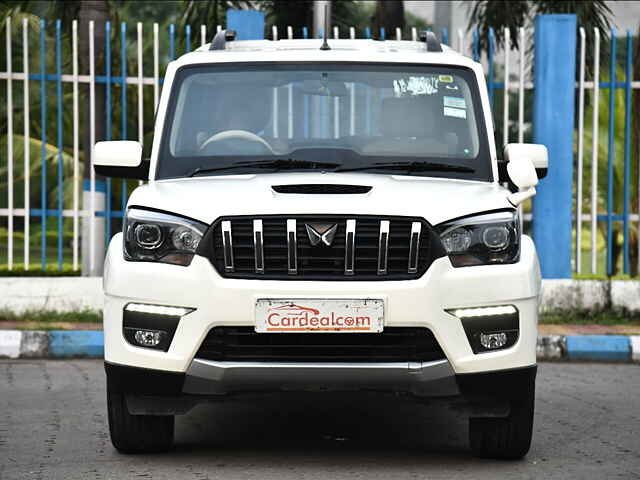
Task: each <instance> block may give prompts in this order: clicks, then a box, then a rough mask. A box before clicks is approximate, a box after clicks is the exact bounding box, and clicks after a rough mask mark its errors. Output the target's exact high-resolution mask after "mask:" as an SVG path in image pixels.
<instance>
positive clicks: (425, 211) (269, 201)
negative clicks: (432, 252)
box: [128, 172, 513, 225]
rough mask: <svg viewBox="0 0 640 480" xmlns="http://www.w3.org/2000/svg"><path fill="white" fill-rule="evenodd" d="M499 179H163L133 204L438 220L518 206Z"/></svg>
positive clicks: (193, 211)
mask: <svg viewBox="0 0 640 480" xmlns="http://www.w3.org/2000/svg"><path fill="white" fill-rule="evenodd" d="M304 184H331V185H361V186H369V187H371V190H370V191H369V192H367V193H364V194H297V193H296V194H291V193H277V192H276V191H275V190H274V189H273V188H272V187H273V186H278V185H304ZM508 193H509V192H508V191H507V190H506V189H504V188H503V187H501V186H500V185H498V184H496V183H488V182H478V181H468V180H454V179H444V178H429V177H411V176H403V175H380V174H368V173H367V174H362V173H358V174H355V173H321V172H313V173H306V172H302V173H293V172H287V173H276V174H260V175H221V176H213V177H196V178H184V179H175V180H160V181H154V182H150V183H149V184H146V185H142V186H140V187H138V188H137V189H136V190H135V191H134V192H133V193H132V195H131V197H130V198H129V204H128V205H129V207H136V206H137V207H147V208H153V209H157V210H163V211H166V212H171V213H177V214H180V215H184V216H187V217H190V218H193V219H196V220H200V221H202V222H205V223H212V222H213V221H214V220H216V219H217V218H218V217H221V216H230V215H251V216H257V215H272V214H285V215H302V214H318V215H320V214H332V215H390V216H416V217H423V218H425V219H426V220H427V221H429V222H430V223H431V224H432V225H437V224H439V223H442V222H444V221H447V220H451V219H454V218H458V217H462V216H466V215H471V214H474V213H481V212H486V211H490V210H497V209H505V208H513V207H512V205H511V204H510V203H509V202H508V200H507V195H508Z"/></svg>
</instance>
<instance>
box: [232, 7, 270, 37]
mask: <svg viewBox="0 0 640 480" xmlns="http://www.w3.org/2000/svg"><path fill="white" fill-rule="evenodd" d="M227 28H228V29H229V30H235V31H236V38H237V39H238V40H264V12H259V11H257V10H231V9H230V10H227Z"/></svg>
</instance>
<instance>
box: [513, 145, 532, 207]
mask: <svg viewBox="0 0 640 480" xmlns="http://www.w3.org/2000/svg"><path fill="white" fill-rule="evenodd" d="M507 173H508V174H509V178H510V179H511V181H512V182H513V183H514V185H515V186H516V187H518V189H519V191H517V192H515V193H512V194H510V195H509V197H508V199H509V202H511V204H512V205H513V206H514V207H517V206H518V205H520V204H521V203H522V202H524V201H525V200H527V199H529V198H531V197H533V196H534V195H535V194H536V189H535V186H536V185H537V184H538V175H537V174H536V169H535V167H534V165H533V162H532V161H531V160H530V159H528V158H526V157H523V158H520V159H518V160H511V161H510V162H509V163H507Z"/></svg>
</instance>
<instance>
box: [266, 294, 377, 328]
mask: <svg viewBox="0 0 640 480" xmlns="http://www.w3.org/2000/svg"><path fill="white" fill-rule="evenodd" d="M255 320H256V322H255V329H256V332H260V333H293V332H318V333H336V332H339V333H340V332H344V333H377V332H381V331H382V328H383V326H384V301H382V300H379V299H353V300H352V299H340V300H337V299H331V300H319V299H296V300H286V299H266V298H265V299H259V300H257V301H256V318H255Z"/></svg>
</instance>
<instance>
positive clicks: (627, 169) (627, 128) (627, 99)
mask: <svg viewBox="0 0 640 480" xmlns="http://www.w3.org/2000/svg"><path fill="white" fill-rule="evenodd" d="M626 63H627V66H626V69H625V86H624V88H625V90H624V273H626V274H628V273H629V206H630V204H631V198H630V197H629V195H630V193H629V189H630V183H631V81H632V80H633V78H632V75H633V36H632V35H631V31H630V30H627V62H626ZM636 115H638V113H636Z"/></svg>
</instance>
